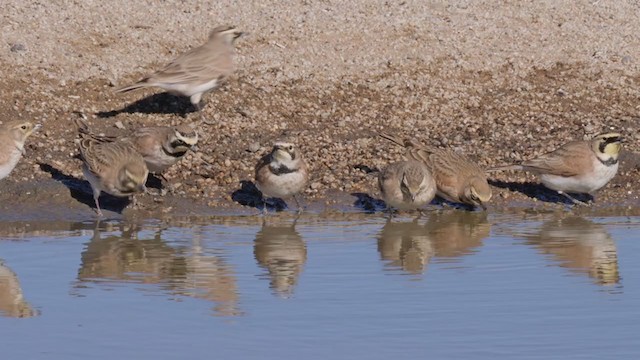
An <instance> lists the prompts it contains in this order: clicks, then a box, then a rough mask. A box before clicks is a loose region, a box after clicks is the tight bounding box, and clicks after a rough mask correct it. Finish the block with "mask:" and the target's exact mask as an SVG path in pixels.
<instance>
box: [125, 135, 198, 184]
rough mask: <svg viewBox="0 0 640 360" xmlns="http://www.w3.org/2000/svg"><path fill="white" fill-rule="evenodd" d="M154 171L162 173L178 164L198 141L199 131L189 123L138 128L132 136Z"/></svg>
mask: <svg viewBox="0 0 640 360" xmlns="http://www.w3.org/2000/svg"><path fill="white" fill-rule="evenodd" d="M129 138H130V140H131V141H132V142H133V143H134V145H135V147H136V149H137V150H138V153H140V155H142V157H143V158H144V162H145V163H146V164H147V168H148V169H149V171H150V172H152V173H157V174H160V173H161V172H163V171H164V170H166V169H167V168H169V167H170V166H172V165H174V164H176V163H177V162H178V161H180V159H182V157H183V156H184V155H185V154H186V153H187V151H189V150H190V149H191V148H192V147H193V146H194V145H196V143H197V142H198V133H197V132H196V131H195V130H194V129H193V128H192V127H191V126H189V125H181V126H177V127H169V126H158V127H143V128H139V129H137V130H136V131H135V132H134V133H133V134H132V135H131V136H130V137H129Z"/></svg>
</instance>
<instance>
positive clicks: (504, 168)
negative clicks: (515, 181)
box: [486, 165, 524, 173]
mask: <svg viewBox="0 0 640 360" xmlns="http://www.w3.org/2000/svg"><path fill="white" fill-rule="evenodd" d="M509 170H524V167H523V166H522V165H501V166H494V167H491V168H488V169H487V170H486V172H488V173H491V172H496V171H509Z"/></svg>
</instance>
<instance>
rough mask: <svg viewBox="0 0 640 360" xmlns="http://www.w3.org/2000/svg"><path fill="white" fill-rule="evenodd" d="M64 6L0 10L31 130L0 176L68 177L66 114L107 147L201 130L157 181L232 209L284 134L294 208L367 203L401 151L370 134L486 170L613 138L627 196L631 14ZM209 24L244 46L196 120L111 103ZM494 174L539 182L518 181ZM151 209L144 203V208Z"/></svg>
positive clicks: (632, 145) (16, 94) (6, 58)
mask: <svg viewBox="0 0 640 360" xmlns="http://www.w3.org/2000/svg"><path fill="white" fill-rule="evenodd" d="M64 3H65V6H60V5H59V4H58V5H56V4H54V3H48V2H23V1H17V0H6V1H4V2H3V12H2V14H1V15H0V19H1V22H0V23H1V24H2V25H1V29H2V31H0V59H1V61H0V71H2V74H3V76H2V77H0V86H1V88H2V89H3V91H2V92H1V93H0V114H1V115H0V120H3V119H5V118H6V119H8V118H15V117H20V118H32V119H34V120H35V121H37V122H40V123H42V124H43V126H44V127H43V129H42V130H41V131H40V132H39V133H37V134H35V136H33V137H32V138H31V139H30V141H29V144H28V146H27V154H26V156H25V158H24V159H23V160H22V161H21V163H20V164H19V165H18V167H17V169H16V171H15V173H13V174H12V176H11V177H9V178H8V179H5V180H3V181H4V182H8V183H11V182H14V183H19V182H32V183H34V184H35V183H38V182H39V181H45V180H48V179H51V178H52V171H51V169H49V168H47V167H43V166H42V165H41V164H46V165H48V166H50V167H52V168H53V169H55V171H57V172H58V173H60V174H63V175H64V176H68V177H72V178H78V179H81V178H82V174H81V171H80V161H79V160H77V159H74V158H73V156H74V155H75V154H76V153H77V150H76V144H75V143H74V139H75V129H74V128H73V122H72V119H73V117H76V116H84V117H86V118H87V119H88V121H89V123H90V124H91V126H92V127H94V128H95V130H96V131H97V132H103V133H107V134H111V135H118V134H124V133H126V132H128V131H131V130H133V129H135V128H137V127H140V126H156V125H176V124H181V123H194V124H199V133H200V143H199V145H198V151H197V152H194V153H191V154H189V155H187V157H186V159H185V160H184V161H182V162H181V163H180V164H179V165H178V166H175V167H173V168H171V169H170V170H168V171H167V172H166V173H165V176H166V177H167V178H168V179H169V180H170V182H171V183H172V184H173V188H174V195H173V196H179V197H182V198H185V199H190V200H191V201H193V202H194V203H195V202H198V203H202V204H206V205H210V206H215V207H230V206H238V205H237V202H236V200H234V199H233V193H234V192H235V191H236V190H238V189H240V188H241V181H243V180H252V179H253V167H254V165H255V163H256V162H257V160H258V159H259V158H260V156H261V155H262V154H263V153H264V152H265V151H267V150H268V149H269V148H270V146H271V144H272V142H273V141H274V140H275V139H277V138H280V137H283V136H286V137H288V138H291V139H294V140H295V141H296V142H297V143H298V144H299V146H300V147H301V149H302V151H303V153H304V156H305V158H306V159H307V161H308V163H309V165H310V167H311V170H312V174H311V181H310V182H309V187H308V188H307V190H306V191H305V197H306V198H307V199H309V201H311V202H320V203H325V204H329V205H330V206H332V204H335V203H336V201H335V196H336V194H342V193H357V192H363V193H371V194H372V195H373V196H377V195H376V194H377V190H376V189H375V176H372V174H371V173H370V172H369V171H365V169H368V170H375V169H378V168H380V167H382V166H384V165H385V164H387V163H389V162H392V161H396V160H398V159H400V158H401V157H402V149H400V148H398V147H394V146H393V145H391V144H389V143H386V142H385V140H383V139H381V138H379V137H377V133H378V132H381V131H385V132H391V133H396V134H400V135H403V136H413V137H416V138H418V139H419V140H421V141H423V142H425V143H427V144H430V145H435V146H443V147H449V148H453V149H455V150H456V151H461V152H464V153H466V154H469V155H470V156H471V157H473V158H474V159H476V160H477V161H478V163H480V164H481V165H484V166H492V165H498V164H505V163H511V162H514V161H519V160H522V159H527V158H530V157H533V156H536V155H539V154H541V153H544V152H547V151H550V150H553V149H554V148H556V147H558V146H560V145H561V144H562V143H565V142H567V141H569V140H572V139H583V138H589V137H590V136H592V135H595V134H596V133H599V132H602V131H605V130H608V129H610V128H614V129H617V130H619V131H621V132H623V133H624V134H625V135H626V136H627V137H628V139H629V142H627V143H626V144H625V149H626V150H627V151H628V155H626V159H627V161H625V163H624V167H623V170H622V171H621V172H620V175H619V176H618V177H616V179H614V181H612V184H610V185H609V186H608V187H607V188H606V189H603V190H602V191H601V192H600V193H599V194H598V200H599V201H605V202H609V203H612V202H618V201H628V200H630V199H637V194H638V192H637V187H638V185H637V181H635V179H637V177H638V160H637V159H638V157H637V155H636V154H635V153H636V152H638V150H639V149H638V140H639V139H640V135H639V133H638V129H639V125H640V117H639V116H638V99H639V98H640V87H639V84H640V77H639V76H638V66H639V65H640V62H639V59H638V54H640V51H639V50H640V23H639V22H638V21H637V18H638V16H639V15H640V5H638V4H637V3H636V2H633V1H616V2H606V1H574V2H556V1H552V0H549V1H535V2H515V3H509V2H507V3H505V2H501V1H474V2H470V1H450V2H446V3H440V2H425V1H419V0H417V1H370V0H357V1H350V2H344V1H306V0H302V1H261V2H249V3H246V4H242V6H238V3H237V2H230V1H218V2H200V1H171V0H169V1H162V2H153V9H150V8H149V5H148V3H147V2H144V3H143V2H130V1H124V0H116V1H112V2H109V4H108V5H107V4H106V3H104V2H102V1H92V0H88V1H83V2H64ZM219 24H234V25H236V26H237V27H238V28H239V29H241V30H243V31H247V32H248V34H247V35H246V36H244V37H242V38H240V39H239V40H238V41H237V59H236V60H237V69H238V70H237V72H236V74H235V75H234V76H233V77H232V78H231V79H229V80H228V81H227V83H226V84H225V85H224V86H223V87H222V88H221V89H219V90H218V91H215V92H213V93H211V94H208V95H206V96H205V98H204V99H205V101H206V102H207V103H206V105H205V108H204V110H203V111H202V112H201V113H187V114H184V115H181V112H184V110H185V109H187V108H188V101H185V100H184V99H180V98H175V97H173V96H170V95H167V94H163V93H162V92H161V91H160V90H156V89H146V90H141V91H137V92H131V93H127V94H114V93H113V88H114V86H116V85H120V84H122V83H125V82H129V81H132V80H137V79H139V78H140V77H141V76H143V75H144V74H145V73H148V72H150V71H153V70H155V69H157V68H158V67H159V66H161V65H162V64H164V63H166V62H167V61H169V60H171V59H172V58H174V57H175V56H176V55H177V54H179V53H181V52H183V51H185V50H187V49H188V48H190V47H191V46H197V45H199V44H200V43H202V42H203V41H204V39H205V37H206V35H207V33H208V30H209V29H211V28H212V27H214V26H216V25H219ZM45 168H46V169H49V170H48V171H47V170H45ZM53 177H54V178H56V176H53ZM496 177H497V180H499V181H511V182H516V183H518V184H525V185H526V186H529V185H527V182H531V181H535V179H534V178H533V177H531V176H529V175H526V174H522V173H504V174H497V175H496ZM57 178H58V179H59V178H60V176H57ZM525 185H523V186H525ZM494 190H495V193H496V196H495V203H497V204H499V203H516V202H518V201H525V202H526V201H529V203H531V202H532V201H530V200H531V199H529V198H530V196H529V195H527V194H526V193H522V192H518V191H516V192H512V191H510V190H509V189H508V188H495V189H494ZM2 191H8V190H2V189H0V192H2ZM70 201H71V200H70ZM158 204H159V202H158V201H157V199H156V200H154V199H153V198H151V197H148V198H145V199H141V206H143V207H144V206H162V204H161V203H160V205H158Z"/></svg>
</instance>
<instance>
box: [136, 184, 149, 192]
mask: <svg viewBox="0 0 640 360" xmlns="http://www.w3.org/2000/svg"><path fill="white" fill-rule="evenodd" d="M146 191H147V187H146V186H144V184H140V185H139V186H138V192H141V193H143V192H146Z"/></svg>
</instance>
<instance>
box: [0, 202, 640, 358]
mask: <svg viewBox="0 0 640 360" xmlns="http://www.w3.org/2000/svg"><path fill="white" fill-rule="evenodd" d="M294 220H295V219H294V218H293V217H291V216H290V215H286V214H280V215H277V216H271V217H268V218H267V222H266V223H265V224H264V225H263V224H262V219H260V218H258V217H225V218H222V217H221V218H197V219H183V220H175V221H171V222H168V221H162V220H148V221H127V220H124V221H122V220H117V221H116V220H113V221H102V222H101V223H99V224H96V223H60V222H55V223H54V222H46V221H43V222H29V223H22V222H10V223H9V222H0V237H1V240H0V315H1V316H0V339H2V344H3V346H2V352H1V354H2V355H1V358H2V359H87V358H90V359H116V358H122V359H177V358H205V357H206V358H218V359H231V358H242V359H247V358H260V359H298V358H304V359H334V358H339V359H362V358H366V359H389V358H416V357H418V358H424V357H428V358H446V359H469V358H473V359H495V358H506V359H516V358H517V359H542V358H545V359H546V358H565V359H566V358H569V359H589V358H592V359H602V358H618V359H622V358H625V359H626V358H638V356H639V355H640V341H639V340H638V336H637V334H638V331H639V330H640V308H639V304H640V301H639V300H640V262H638V261H637V259H638V258H639V257H640V242H638V241H637V235H636V234H637V232H638V229H639V228H640V218H627V217H603V218H584V217H577V216H574V215H570V214H564V215H558V214H522V215H518V216H516V215H499V214H486V213H482V212H474V213H470V212H464V211H456V210H451V211H444V212H439V213H432V214H430V215H428V216H424V217H422V218H421V219H418V220H417V221H412V219H411V218H403V217H401V218H396V219H394V221H393V222H387V220H386V219H385V218H383V217H380V216H378V215H364V214H357V215H348V216H347V215H345V216H343V217H341V216H334V217H333V218H327V217H317V216H313V215H303V216H302V217H301V218H299V219H298V220H297V221H296V222H295V223H294Z"/></svg>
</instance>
